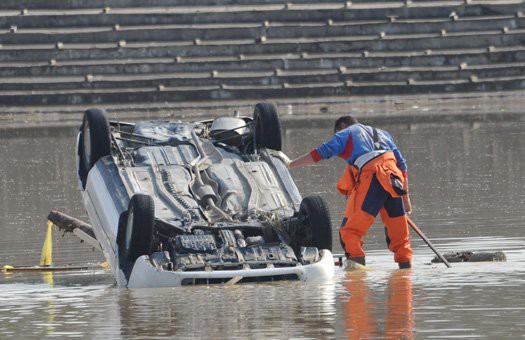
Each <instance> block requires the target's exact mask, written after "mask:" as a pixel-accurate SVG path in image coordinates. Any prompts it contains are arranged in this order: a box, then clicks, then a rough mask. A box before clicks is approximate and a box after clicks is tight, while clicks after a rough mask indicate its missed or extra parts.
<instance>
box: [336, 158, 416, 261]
mask: <svg viewBox="0 0 525 340" xmlns="http://www.w3.org/2000/svg"><path fill="white" fill-rule="evenodd" d="M393 178H395V179H397V180H398V183H401V184H402V185H403V186H405V178H404V176H403V174H402V173H401V170H399V168H398V167H397V165H396V158H395V156H394V154H393V152H386V153H384V154H382V155H381V156H379V157H377V158H374V159H373V160H371V161H370V162H368V163H367V164H366V165H365V166H364V167H363V168H362V169H361V173H359V171H358V170H357V169H356V168H355V167H353V166H347V168H346V170H345V173H344V174H343V176H341V178H340V179H339V182H338V183H337V189H338V190H339V191H340V192H341V193H342V194H343V195H345V196H347V197H348V201H347V204H346V211H345V215H344V218H343V222H342V224H341V228H340V229H339V237H340V239H341V244H342V246H343V249H344V250H345V252H346V253H347V254H348V255H349V257H363V256H365V252H364V251H363V244H364V242H363V237H364V236H365V235H366V233H367V231H368V229H369V228H370V226H371V225H372V224H373V223H374V220H375V218H376V216H377V214H378V213H379V214H380V215H381V220H382V221H383V224H384V225H385V234H386V242H387V245H388V249H390V251H392V252H393V253H394V261H395V262H397V263H402V262H408V261H411V260H412V248H411V246H410V240H409V231H408V223H407V217H406V214H405V208H404V206H403V200H402V198H401V196H400V195H399V193H398V191H396V189H395V187H394V186H393V184H392V179H393Z"/></svg>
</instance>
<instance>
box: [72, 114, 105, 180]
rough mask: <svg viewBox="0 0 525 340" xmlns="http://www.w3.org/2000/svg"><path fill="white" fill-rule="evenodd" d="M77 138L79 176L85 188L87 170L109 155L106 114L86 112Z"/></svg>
mask: <svg viewBox="0 0 525 340" xmlns="http://www.w3.org/2000/svg"><path fill="white" fill-rule="evenodd" d="M79 137H80V138H79V150H78V153H79V158H80V159H79V161H80V163H79V175H80V179H81V181H82V184H83V185H84V187H85V185H86V180H87V175H88V173H89V170H91V168H92V167H93V165H95V163H96V162H97V161H98V160H99V159H100V158H102V157H104V156H107V155H109V154H110V149H111V142H110V128H109V122H108V119H107V117H106V112H105V111H104V110H100V109H89V110H86V112H84V118H83V120H82V125H81V127H80V136H79Z"/></svg>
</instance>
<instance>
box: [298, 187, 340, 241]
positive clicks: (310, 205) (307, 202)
mask: <svg viewBox="0 0 525 340" xmlns="http://www.w3.org/2000/svg"><path fill="white" fill-rule="evenodd" d="M299 215H300V216H301V217H302V219H303V221H304V222H303V223H302V229H303V230H302V231H303V232H302V233H300V235H302V238H301V239H300V240H298V241H299V242H298V243H299V244H298V246H300V247H317V248H318V249H319V250H321V249H328V250H330V251H332V222H331V220H330V211H329V210H328V206H327V205H326V203H325V201H324V200H323V199H322V198H321V197H320V196H309V197H305V198H304V199H303V200H302V202H301V206H300V208H299ZM300 247H298V248H300Z"/></svg>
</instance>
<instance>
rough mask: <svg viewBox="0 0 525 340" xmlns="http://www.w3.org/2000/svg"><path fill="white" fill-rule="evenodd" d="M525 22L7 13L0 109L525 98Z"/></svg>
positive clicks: (333, 8)
mask: <svg viewBox="0 0 525 340" xmlns="http://www.w3.org/2000/svg"><path fill="white" fill-rule="evenodd" d="M212 3H213V4H214V5H213V6H211V4H212ZM108 4H109V5H108ZM523 11H525V4H523V3H522V2H521V1H469V2H468V3H466V2H465V1H454V0H452V1H432V0H418V1H373V0H368V1H365V0H362V1H352V2H348V1H321V0H317V1H314V0H297V1H292V2H289V3H283V2H280V1H276V0H221V1H220V3H219V4H217V2H216V1H213V2H212V1H211V0H203V1H199V2H198V5H195V4H194V2H192V1H189V0H183V1H174V0H173V1H170V0H154V1H149V2H146V1H143V0H111V1H98V0H94V1H89V2H82V1H80V0H61V1H58V0H51V1H43V0H25V1H14V0H5V1H3V2H1V3H0V110H1V107H7V106H14V105H27V106H35V105H36V106H39V105H85V104H90V103H97V104H98V103H100V104H104V103H107V104H109V103H144V102H151V101H153V102H157V101H158V102H167V103H177V102H181V101H182V102H185V101H200V100H202V101H209V100H213V101H217V100H219V101H220V100H235V99H236V98H242V99H249V98H253V99H263V98H266V97H271V98H286V97H293V98H299V97H305V96H306V97H309V96H314V97H319V96H348V95H354V94H355V95H369V94H374V95H380V94H385V95H387V94H400V93H430V92H442V93H445V92H454V91H501V90H506V89H508V90H514V89H521V88H523V86H525V85H524V84H525V82H524V81H523V80H525V16H524V15H523Z"/></svg>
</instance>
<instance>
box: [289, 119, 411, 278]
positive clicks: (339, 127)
mask: <svg viewBox="0 0 525 340" xmlns="http://www.w3.org/2000/svg"><path fill="white" fill-rule="evenodd" d="M333 156H339V157H340V158H342V159H343V160H344V161H345V162H346V163H347V167H346V169H345V172H344V174H343V176H341V178H340V179H339V181H338V183H337V189H338V190H339V191H340V192H341V193H342V194H343V195H345V196H347V197H348V200H347V204H346V211H345V215H344V218H343V222H342V224H341V228H340V229H339V237H340V239H341V244H342V246H343V249H344V250H345V254H346V257H347V258H348V259H349V260H352V261H354V262H357V263H359V264H361V265H365V252H364V251H363V244H364V242H363V237H364V236H365V235H366V233H367V231H368V229H369V228H370V226H371V225H372V224H373V223H374V220H375V217H376V216H377V214H378V213H380V215H381V219H382V221H383V224H384V225H385V233H386V242H387V244H388V248H389V249H390V250H391V251H392V252H394V260H395V262H397V263H398V264H399V268H401V269H404V268H410V267H411V260H412V248H411V246H410V240H409V238H408V237H409V231H408V223H407V216H406V212H410V210H411V206H410V199H409V196H408V179H407V165H406V161H405V159H404V158H403V156H402V155H401V153H400V152H399V150H398V149H397V146H396V145H395V143H394V141H393V139H392V136H391V135H390V134H389V133H388V132H387V131H384V130H380V129H376V128H374V127H371V126H366V125H363V124H359V123H358V121H357V119H355V118H354V117H351V116H343V117H340V118H339V119H337V120H336V122H335V127H334V135H333V137H332V138H331V139H330V140H329V141H327V142H326V143H324V144H322V145H320V146H319V147H317V148H315V149H313V150H312V151H311V152H309V153H307V154H305V155H303V156H301V157H299V158H297V159H294V160H293V161H290V160H289V159H288V157H286V155H284V154H283V153H280V155H279V157H280V158H281V159H282V160H283V162H284V163H286V164H287V166H288V167H289V168H297V167H301V166H305V165H311V164H314V163H317V162H319V161H320V160H323V159H328V158H331V157H333Z"/></svg>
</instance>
